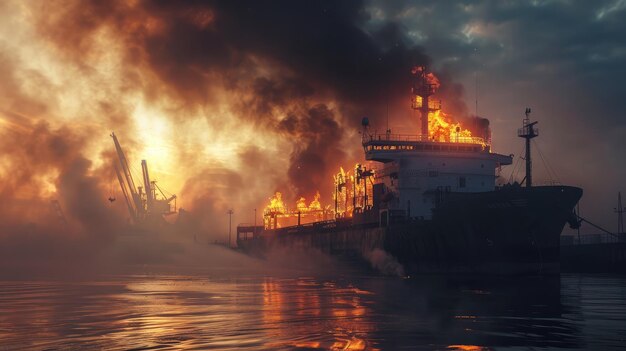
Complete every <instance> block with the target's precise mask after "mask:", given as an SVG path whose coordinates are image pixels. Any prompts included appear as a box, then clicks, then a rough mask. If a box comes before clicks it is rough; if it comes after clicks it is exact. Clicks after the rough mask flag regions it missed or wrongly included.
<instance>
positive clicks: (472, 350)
mask: <svg viewBox="0 0 626 351" xmlns="http://www.w3.org/2000/svg"><path fill="white" fill-rule="evenodd" d="M447 348H448V349H450V350H458V351H488V350H489V349H488V348H486V347H482V346H476V345H450V346H448V347H447Z"/></svg>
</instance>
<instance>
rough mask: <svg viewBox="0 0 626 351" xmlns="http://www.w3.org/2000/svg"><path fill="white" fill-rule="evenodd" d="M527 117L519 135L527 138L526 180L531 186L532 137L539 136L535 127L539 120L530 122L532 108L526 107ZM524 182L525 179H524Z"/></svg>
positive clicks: (519, 130) (527, 184)
mask: <svg viewBox="0 0 626 351" xmlns="http://www.w3.org/2000/svg"><path fill="white" fill-rule="evenodd" d="M525 113H526V118H524V121H523V122H522V128H520V129H518V130H517V136H518V137H520V138H524V139H526V157H525V160H526V176H525V177H524V180H525V181H526V187H527V188H530V187H531V186H533V174H532V165H533V164H532V160H531V156H530V139H532V138H534V137H536V136H539V130H537V128H535V124H537V123H538V122H537V121H535V122H532V123H531V122H530V108H528V107H527V108H526V112H525ZM522 182H524V181H522Z"/></svg>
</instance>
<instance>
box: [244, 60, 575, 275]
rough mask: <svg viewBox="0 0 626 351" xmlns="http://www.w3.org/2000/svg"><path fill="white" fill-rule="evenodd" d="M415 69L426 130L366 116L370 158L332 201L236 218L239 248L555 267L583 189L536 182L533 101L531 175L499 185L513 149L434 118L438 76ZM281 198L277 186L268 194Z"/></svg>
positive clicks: (339, 179)
mask: <svg viewBox="0 0 626 351" xmlns="http://www.w3.org/2000/svg"><path fill="white" fill-rule="evenodd" d="M412 73H413V75H414V83H413V87H412V107H413V109H415V110H416V111H418V112H419V113H420V118H421V134H416V135H404V134H393V133H391V131H390V130H389V129H387V130H386V131H385V132H384V133H377V132H375V131H372V130H371V128H370V123H369V120H368V119H367V118H363V120H362V128H363V130H362V140H361V143H362V147H363V151H364V155H365V160H366V162H368V163H369V164H368V165H367V166H366V165H364V164H358V165H356V166H355V168H354V169H353V170H350V171H349V172H344V171H343V170H342V171H341V172H340V173H338V174H337V175H336V176H335V179H334V180H335V190H334V194H333V199H334V209H329V208H322V207H320V206H319V204H315V206H313V205H314V204H313V203H312V204H311V205H310V206H306V205H303V204H298V205H297V206H296V209H295V210H293V211H287V210H286V209H285V208H284V206H282V204H279V205H276V204H273V205H271V206H268V209H266V211H265V213H264V225H262V226H256V225H240V226H238V228H237V247H238V249H240V250H242V251H244V252H246V253H248V254H252V255H258V256H264V255H265V254H266V253H267V252H268V251H269V250H271V249H272V248H274V247H282V248H287V249H288V250H298V251H302V254H306V252H307V251H310V250H319V251H321V252H324V253H328V254H331V255H342V256H347V257H355V258H364V259H366V260H370V261H371V260H372V259H373V258H375V259H380V258H381V257H382V258H383V259H384V260H385V261H388V262H393V263H394V264H395V263H397V264H398V265H399V266H400V267H401V271H402V274H407V275H409V274H415V273H454V272H456V273H461V272H467V273H487V274H554V273H558V272H559V244H560V234H561V232H562V230H563V228H564V226H565V225H566V224H567V223H568V222H570V223H571V224H572V225H575V224H576V222H577V217H576V215H575V213H573V209H574V207H575V205H576V204H577V202H578V201H579V199H580V198H581V196H582V189H580V188H577V187H572V186H563V185H549V186H535V185H534V184H533V182H532V161H531V139H532V138H534V137H536V136H538V129H537V127H536V124H537V122H531V120H530V112H531V111H530V109H527V110H526V114H525V118H524V119H523V124H522V127H521V128H520V129H519V130H518V136H519V137H521V138H523V139H524V141H525V144H526V153H525V157H524V159H525V164H526V172H525V177H524V179H523V180H522V181H521V182H520V183H517V182H515V183H512V184H511V183H509V184H503V185H496V179H497V178H498V174H499V172H500V170H501V167H502V166H506V165H510V164H512V160H513V155H502V154H498V153H495V152H493V151H492V150H491V142H490V132H489V130H488V126H486V127H485V128H483V129H482V130H479V131H478V132H476V131H474V133H469V132H467V131H465V130H463V129H462V128H461V127H460V126H459V125H456V126H455V125H450V123H447V122H445V121H444V122H441V121H438V119H440V118H441V102H440V101H437V100H435V99H433V97H432V95H434V94H435V91H436V89H437V87H438V84H439V83H438V81H436V78H434V76H433V75H432V73H428V72H427V70H426V68H425V67H415V68H414V69H413V70H412ZM438 123H439V124H438ZM442 123H443V124H444V125H445V127H446V128H441V125H442ZM429 129H430V130H429ZM476 135H478V136H476ZM280 201H281V199H280V194H278V198H276V197H275V198H273V199H272V202H277V203H280ZM315 201H317V199H316V200H315ZM315 201H314V202H315ZM305 217H306V218H305ZM311 218H312V219H311ZM305 219H306V220H305ZM290 221H291V222H290ZM281 222H282V224H281Z"/></svg>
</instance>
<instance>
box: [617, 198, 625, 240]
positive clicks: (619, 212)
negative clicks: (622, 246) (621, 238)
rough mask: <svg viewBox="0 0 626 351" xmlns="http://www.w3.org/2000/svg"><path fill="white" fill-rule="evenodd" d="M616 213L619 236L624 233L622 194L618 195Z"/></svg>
mask: <svg viewBox="0 0 626 351" xmlns="http://www.w3.org/2000/svg"><path fill="white" fill-rule="evenodd" d="M615 213H617V235H620V234H622V233H623V232H624V208H623V207H622V193H621V192H618V193H617V208H616V209H615Z"/></svg>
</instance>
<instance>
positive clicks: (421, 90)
mask: <svg viewBox="0 0 626 351" xmlns="http://www.w3.org/2000/svg"><path fill="white" fill-rule="evenodd" d="M412 73H413V76H414V81H413V88H412V89H411V90H412V92H413V103H412V105H411V107H412V108H413V109H414V110H417V111H419V112H420V119H421V127H422V128H421V131H422V137H423V138H424V140H428V114H429V113H431V112H435V111H438V110H440V109H441V101H438V100H433V101H429V97H430V96H431V95H433V94H434V93H435V90H437V83H435V82H433V81H432V80H431V79H429V78H430V77H432V75H431V76H430V77H429V74H428V73H426V67H425V66H416V67H414V68H413V70H412Z"/></svg>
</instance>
